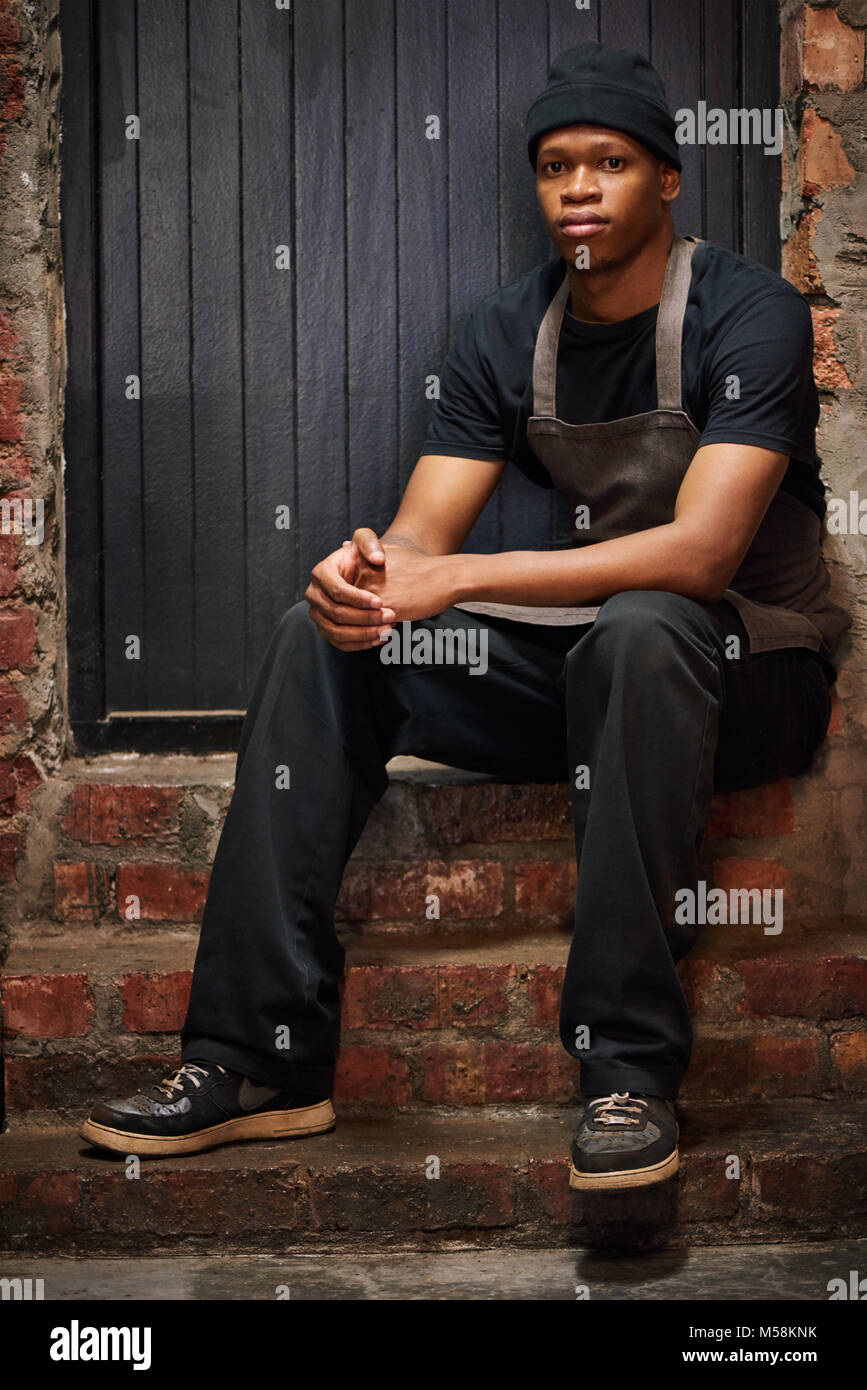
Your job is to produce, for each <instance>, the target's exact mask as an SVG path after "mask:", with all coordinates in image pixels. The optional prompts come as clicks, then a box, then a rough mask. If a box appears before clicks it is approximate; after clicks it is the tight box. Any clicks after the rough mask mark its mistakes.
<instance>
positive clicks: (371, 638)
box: [314, 617, 391, 648]
mask: <svg viewBox="0 0 867 1390" xmlns="http://www.w3.org/2000/svg"><path fill="white" fill-rule="evenodd" d="M314 622H315V625H316V628H317V630H318V631H319V632H320V633H321V634H322V636H323V637H325V638H327V640H328V641H329V642H330V643H331V644H332V646H335V647H341V648H342V647H353V648H362V647H378V646H380V645H381V643H382V639H383V638H384V637H385V635H386V634H387V633H388V632H389V631H390V630H391V629H390V628H388V627H385V628H381V629H380V628H363V627H346V626H344V625H343V624H341V623H330V622H328V620H327V619H324V618H321V617H320V618H318V619H314Z"/></svg>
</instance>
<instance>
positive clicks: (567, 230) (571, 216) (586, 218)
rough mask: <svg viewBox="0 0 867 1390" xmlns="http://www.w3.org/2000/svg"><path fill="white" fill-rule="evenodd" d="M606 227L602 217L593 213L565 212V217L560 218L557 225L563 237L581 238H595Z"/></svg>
mask: <svg viewBox="0 0 867 1390" xmlns="http://www.w3.org/2000/svg"><path fill="white" fill-rule="evenodd" d="M605 225H606V223H605V219H604V217H597V216H596V215H595V214H593V213H580V212H567V213H566V215H565V217H561V218H560V221H559V222H558V223H557V226H558V227H559V229H560V231H561V232H562V233H563V235H564V236H568V237H575V238H576V239H579V238H581V237H588V236H595V235H596V233H597V232H601V231H602V229H603V227H604V226H605Z"/></svg>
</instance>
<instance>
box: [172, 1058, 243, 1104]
mask: <svg viewBox="0 0 867 1390" xmlns="http://www.w3.org/2000/svg"><path fill="white" fill-rule="evenodd" d="M213 1065H214V1066H215V1067H216V1068H217V1071H221V1072H222V1073H223V1074H224V1075H225V1072H226V1068H225V1067H221V1066H220V1065H219V1064H218V1063H217V1062H214V1063H213ZM196 1072H198V1073H199V1076H207V1075H208V1073H207V1071H206V1070H205V1068H204V1067H200V1066H197V1065H196V1063H195V1062H184V1064H183V1066H180V1067H178V1069H177V1071H176V1072H175V1073H174V1075H173V1076H166V1077H164V1078H163V1080H162V1081H160V1082H159V1083H158V1084H157V1087H156V1089H157V1090H158V1091H162V1093H163V1095H164V1096H168V1098H169V1100H171V1098H172V1092H173V1091H182V1090H183V1089H184V1083H185V1081H186V1080H187V1079H189V1080H190V1081H192V1083H193V1085H194V1086H195V1087H196V1090H198V1089H199V1087H200V1086H201V1084H202V1083H201V1081H200V1080H199V1077H198V1076H196V1075H194V1073H196Z"/></svg>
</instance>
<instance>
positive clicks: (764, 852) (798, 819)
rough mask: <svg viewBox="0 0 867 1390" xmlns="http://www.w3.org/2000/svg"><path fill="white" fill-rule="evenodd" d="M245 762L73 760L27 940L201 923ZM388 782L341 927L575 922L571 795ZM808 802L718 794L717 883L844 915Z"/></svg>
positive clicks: (495, 784) (46, 845)
mask: <svg viewBox="0 0 867 1390" xmlns="http://www.w3.org/2000/svg"><path fill="white" fill-rule="evenodd" d="M234 767H235V759H234V755H231V754H211V755H208V756H206V757H140V756H137V755H110V756H106V757H103V758H96V759H92V760H85V759H72V760H70V761H68V762H67V763H66V764H64V768H63V771H62V773H61V775H59V776H58V777H56V778H52V779H51V781H50V782H48V783H47V784H46V785H45V786H43V787H42V788H40V789H39V790H38V792H34V793H33V807H32V809H33V811H34V813H36V814H38V815H39V816H40V818H41V820H42V822H43V824H45V825H46V826H50V827H51V839H50V841H48V842H45V841H41V842H40V846H39V849H38V854H37V853H36V852H34V856H33V862H32V865H31V866H29V867H28V868H27V869H26V870H25V871H24V873H23V880H24V881H23V882H22V887H21V892H20V893H19V895H18V901H17V903H16V912H17V913H18V914H19V916H18V921H17V923H16V924H15V928H16V931H17V930H20V929H22V928H25V927H27V926H28V924H31V923H33V922H35V921H38V920H39V919H44V918H46V917H51V918H52V919H53V920H54V921H55V923H56V929H57V930H58V931H59V932H62V931H63V930H65V929H67V927H71V928H72V929H74V928H75V927H76V926H77V925H82V924H85V923H92V924H101V925H103V926H106V927H108V926H111V925H112V924H115V925H117V924H118V923H123V922H125V921H126V920H127V918H128V917H129V915H130V914H134V913H136V912H138V914H139V917H138V918H137V919H136V920H137V921H139V922H145V923H147V924H148V928H149V929H152V928H157V927H159V926H160V925H161V924H165V925H166V926H167V927H171V926H172V925H174V924H178V923H190V924H194V923H196V922H197V921H199V920H200V919H201V912H202V909H203V906H204V902H205V897H206V894H207V888H208V881H209V876H210V867H211V864H212V862H213V856H214V853H215V850H216V845H217V840H218V838H219V833H220V830H221V828H222V824H223V820H224V817H225V814H226V810H227V808H228V805H229V801H230V799H231V794H232V787H233V777H234ZM389 773H390V776H391V778H392V781H391V785H390V786H389V788H388V790H387V792H386V794H385V796H384V797H383V798H382V800H381V801H380V802H379V803H378V805H377V806H376V807H375V808H374V810H373V813H372V815H371V817H370V820H369V821H368V824H367V826H366V828H365V831H364V833H363V835H362V836H361V839H360V840H359V843H358V845H357V846H356V849H355V852H354V853H353V856H352V858H351V860H350V863H349V865H348V866H347V870H346V874H345V875H344V881H343V886H342V889H341V894H340V899H339V903H338V915H339V919H340V920H341V921H344V922H347V923H349V922H352V923H355V924H357V925H358V928H359V929H361V927H362V925H363V926H364V928H365V929H372V930H374V931H381V930H383V929H384V927H386V926H387V925H388V924H394V925H395V926H396V927H397V928H398V929H400V928H401V926H412V927H413V928H414V929H415V930H428V929H430V930H432V931H434V932H435V933H436V934H440V935H441V934H443V933H444V932H447V931H450V930H455V931H456V932H458V933H459V932H460V931H462V930H464V929H466V927H467V925H468V924H471V925H472V926H473V928H474V929H479V930H484V929H488V928H490V929H492V930H494V931H496V932H497V933H500V934H502V933H505V932H512V933H517V932H520V931H522V930H525V929H526V924H527V922H530V923H531V924H532V927H533V930H541V929H543V928H544V927H545V926H546V925H548V926H552V927H554V928H556V927H557V925H558V924H559V925H562V923H563V921H564V920H565V919H566V918H567V917H568V914H569V912H570V909H571V900H572V895H573V892H574V882H575V864H574V848H573V844H572V823H571V813H570V805H569V790H568V787H567V786H566V785H559V784H554V785H550V784H543V785H536V784H511V783H504V782H502V781H498V780H496V779H494V778H485V777H481V776H480V775H478V774H476V773H467V772H461V771H459V770H456V769H450V768H444V767H442V766H441V765H439V764H432V763H426V762H424V761H422V760H419V759H414V758H396V759H393V760H392V761H391V763H390V764H389ZM793 788H794V792H793ZM801 793H802V788H801V787H800V785H799V784H797V783H790V782H789V780H788V779H783V780H781V781H779V782H775V783H771V784H768V785H767V786H764V787H757V788H755V789H753V790H750V791H746V792H737V793H731V794H728V795H723V796H718V797H716V798H715V799H714V802H713V806H712V810H711V815H710V819H709V822H708V826H707V834H706V837H705V842H704V845H703V849H702V856H703V868H702V872H703V873H704V875H705V877H706V878H707V879H708V881H711V879H714V880H715V881H716V882H717V883H718V884H719V886H722V887H726V888H728V887H743V888H750V887H766V888H781V889H783V890H784V892H785V895H786V898H785V902H786V916H787V920H790V919H793V918H795V917H798V916H802V917H809V916H811V915H815V914H816V913H817V912H822V911H827V910H834V909H835V907H837V906H838V905H839V904H838V902H837V898H838V897H839V896H840V895H839V894H838V893H837V890H836V889H834V888H830V887H829V884H828V882H827V873H826V871H825V866H823V862H822V854H821V853H817V852H816V851H817V848H818V847H819V846H820V845H821V843H822V833H823V830H822V821H821V815H820V814H819V808H816V807H814V806H813V805H812V803H809V802H807V803H802V799H801ZM805 837H806V842H808V843H809V844H810V845H811V846H812V847H813V849H812V852H811V853H810V854H805V853H804V852H803V845H804V843H805ZM828 852H829V853H831V847H829V850H828ZM835 852H836V851H835ZM840 891H841V892H842V890H840ZM431 895H435V896H436V898H437V899H438V902H437V904H436V905H433V904H432V903H431V901H430V900H431ZM841 900H842V899H841ZM435 910H438V912H439V917H438V918H434V917H433V916H432V913H433V912H434V911H435Z"/></svg>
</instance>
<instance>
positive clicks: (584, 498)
mask: <svg viewBox="0 0 867 1390" xmlns="http://www.w3.org/2000/svg"><path fill="white" fill-rule="evenodd" d="M698 240H699V239H698V238H695V237H679V236H675V238H674V241H673V242H672V245H671V250H670V252H669V256H668V264H667V267H666V272H665V280H664V283H663V287H662V297H661V299H660V303H659V313H658V316H657V322H656V393H657V409H656V410H649V411H646V412H645V413H644V414H642V415H630V416H627V417H625V418H624V419H621V420H610V421H606V422H604V423H600V424H588V425H573V424H569V423H568V422H567V421H565V420H558V419H557V414H556V408H555V389H556V380H557V349H558V344H559V339H560V328H561V325H562V322H563V315H564V313H565V311H566V305H567V303H568V300H569V273H568V270H567V273H566V275H565V276H564V279H563V283H562V284H561V285H560V288H559V289H558V290H557V293H556V294H555V296H554V298H553V299H552V301H551V303H550V304H549V306H548V309H547V310H546V312H545V316H544V318H543V319H542V323H541V325H540V327H539V332H538V335H537V338H536V346H535V351H534V354H533V414H532V416H531V417H530V419H529V420H528V422H527V439H528V441H529V444H530V447H531V448H532V450H533V453H534V454H535V455H536V457H537V458H538V459H539V460H540V462H541V463H542V464H544V466H545V467H546V468H547V470H548V472H549V473H550V475H551V478H552V479H553V482H554V485H555V487H556V488H557V491H558V492H560V493H562V495H563V496H564V497H565V498H566V500H567V501H568V503H569V506H570V508H571V509H572V515H573V517H576V518H577V515H578V513H577V510H576V509H577V508H578V507H586V508H587V509H588V511H589V525H588V526H587V527H586V528H585V527H575V526H573V528H572V537H573V542H574V544H575V545H592V544H595V543H596V542H598V541H605V540H611V539H612V538H614V537H616V536H625V535H629V534H630V533H632V532H634V531H643V530H646V529H647V528H649V527H651V526H662V525H665V524H666V523H668V522H671V521H673V519H674V504H675V500H676V498H677V493H678V490H679V488H680V485H681V482H682V481H683V477H684V474H685V473H686V470H687V468H688V467H689V465H690V463H691V462H692V459H693V456H694V455H695V452H696V450H697V448H698V446H699V441H700V439H701V432H700V431H699V430H698V429H697V428H696V426H695V425H694V424H693V422H692V421H691V420H690V418H689V416H688V415H686V414H685V413H684V410H683V408H682V404H681V335H682V331H683V316H684V311H685V309H686V302H687V298H688V296H689V287H690V278H691V262H692V254H693V251H694V250H695V247H696V245H697V244H698ZM821 535H822V524H821V522H820V520H819V518H818V517H817V516H816V514H815V512H813V511H812V509H811V508H810V507H808V506H807V505H806V504H805V503H803V502H801V501H799V499H798V498H797V497H794V496H793V495H792V494H791V493H789V492H785V491H783V489H782V488H778V489H777V492H776V493H775V495H774V497H773V499H772V500H771V503H770V505H769V507H768V509H767V512H766V513H765V516H764V519H763V520H762V523H761V525H760V527H759V529H758V531H757V532H756V535H755V537H754V539H753V541H752V543H751V545H750V548H749V550H748V552H747V554H746V556H745V557H744V561H743V563H742V565H741V566H740V569H739V570H738V571H737V573H736V575H735V576H734V578H733V579H732V585H731V588H728V589H726V591H725V597H726V599H727V600H728V601H729V602H730V603H731V604H733V605H734V607H735V608H736V609H737V611H738V613H739V614H740V616H741V618H742V620H743V623H744V626H745V628H746V631H747V635H748V637H749V644H750V651H751V652H762V651H771V650H774V649H776V648H780V647H810V648H811V649H812V650H813V651H819V650H821V651H822V653H823V655H825V656H826V657H827V658H828V659H831V658H832V656H833V648H834V646H835V644H836V641H837V639H838V638H839V636H840V634H841V633H842V632H843V631H844V630H845V629H846V628H847V627H849V626H850V622H851V620H850V618H849V615H848V614H847V613H845V612H844V611H843V609H842V608H839V607H838V606H837V605H836V604H834V603H831V601H830V600H829V599H828V596H827V589H828V584H829V575H828V571H827V568H826V566H825V563H824V561H823V559H822V553H821ZM601 602H602V600H600V602H599V603H595V602H594V603H591V604H588V605H587V606H586V607H574V608H543V607H533V606H528V605H524V604H511V603H487V602H483V601H481V600H479V601H476V600H473V601H470V600H468V601H467V602H465V603H458V604H456V605H455V606H456V607H457V608H463V609H466V610H467V611H468V612H471V613H479V614H483V615H489V616H491V617H503V618H510V619H512V620H513V621H517V622H529V623H543V624H548V623H554V624H565V623H584V622H592V621H593V619H594V618H595V617H596V614H597V613H598V612H599V608H600V606H601Z"/></svg>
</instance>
